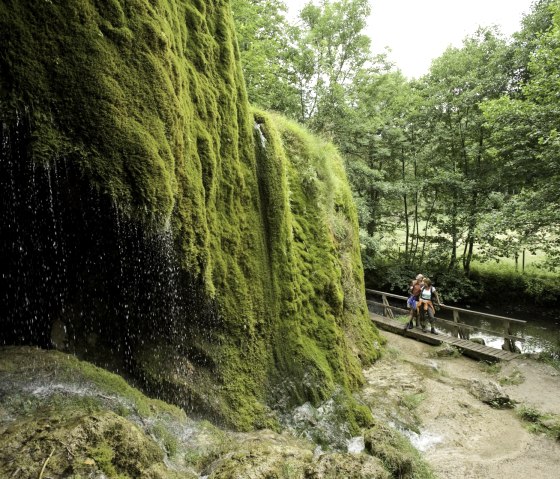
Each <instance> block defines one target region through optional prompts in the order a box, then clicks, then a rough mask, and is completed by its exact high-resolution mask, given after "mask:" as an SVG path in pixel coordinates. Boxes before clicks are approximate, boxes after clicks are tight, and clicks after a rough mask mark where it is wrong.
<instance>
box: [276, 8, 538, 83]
mask: <svg viewBox="0 0 560 479" xmlns="http://www.w3.org/2000/svg"><path fill="white" fill-rule="evenodd" d="M285 2H286V5H288V8H289V13H290V17H292V16H296V15H297V13H298V12H299V11H300V10H301V8H302V6H303V5H304V4H305V3H306V0H285ZM532 3H533V0H370V4H371V7H372V13H371V16H370V19H369V24H368V28H367V31H366V32H365V33H367V34H368V35H369V36H370V38H371V40H372V51H373V52H374V53H382V52H383V51H384V49H385V47H389V48H390V49H391V53H390V54H389V59H390V60H391V61H393V62H394V63H395V64H396V65H397V67H398V68H400V70H401V71H402V72H403V73H404V74H405V75H406V76H407V77H409V78H412V77H415V78H417V77H419V76H421V75H423V74H425V73H427V72H428V70H429V68H430V64H431V62H432V60H433V59H435V58H437V57H438V56H440V55H441V54H442V53H443V52H444V51H445V49H446V48H447V47H448V46H449V45H453V46H456V47H458V46H461V43H462V40H463V38H465V36H467V35H469V34H472V33H474V32H475V31H476V29H477V28H478V26H490V25H497V26H499V27H500V30H501V31H502V33H504V34H505V35H511V34H512V33H514V32H516V31H518V30H519V29H520V27H521V23H520V22H521V19H522V16H523V14H524V13H529V12H530V8H531V4H532Z"/></svg>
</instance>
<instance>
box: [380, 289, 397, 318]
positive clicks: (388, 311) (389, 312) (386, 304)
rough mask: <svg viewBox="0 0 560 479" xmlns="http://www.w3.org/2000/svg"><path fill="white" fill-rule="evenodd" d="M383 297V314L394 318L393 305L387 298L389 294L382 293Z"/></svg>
mask: <svg viewBox="0 0 560 479" xmlns="http://www.w3.org/2000/svg"><path fill="white" fill-rule="evenodd" d="M381 298H382V300H383V306H384V307H383V316H387V317H388V318H391V319H394V317H395V316H394V315H393V310H392V309H391V305H390V304H389V301H388V300H387V296H385V295H384V294H382V295H381Z"/></svg>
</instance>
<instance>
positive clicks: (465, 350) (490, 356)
mask: <svg viewBox="0 0 560 479" xmlns="http://www.w3.org/2000/svg"><path fill="white" fill-rule="evenodd" d="M369 314H370V317H371V319H372V321H373V322H374V323H375V324H376V326H377V327H379V328H380V329H383V330H385V331H389V332H391V333H396V334H400V335H401V336H406V337H408V338H411V339H416V340H418V341H422V342H424V343H428V344H432V345H434V346H440V345H441V344H443V343H447V344H451V345H453V346H455V347H456V348H458V349H459V350H460V351H461V353H462V354H463V355H465V356H468V357H470V358H474V359H479V360H484V361H511V360H512V359H515V358H517V357H518V356H519V354H517V353H511V352H509V351H504V350H502V349H497V348H491V347H489V346H483V345H482V344H478V343H475V342H473V341H468V340H465V339H459V338H454V337H452V336H449V335H448V334H445V333H443V332H441V331H440V332H439V334H437V335H435V334H432V333H424V332H422V330H421V329H419V328H414V329H407V330H405V329H404V326H405V325H404V323H401V322H400V321H397V320H396V319H391V318H386V317H384V316H379V315H378V314H375V313H371V312H370V313H369Z"/></svg>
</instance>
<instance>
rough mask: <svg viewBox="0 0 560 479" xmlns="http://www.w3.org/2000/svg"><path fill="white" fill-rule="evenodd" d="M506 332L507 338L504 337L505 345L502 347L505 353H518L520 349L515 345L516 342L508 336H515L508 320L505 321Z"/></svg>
mask: <svg viewBox="0 0 560 479" xmlns="http://www.w3.org/2000/svg"><path fill="white" fill-rule="evenodd" d="M504 332H505V337H504V344H503V346H502V349H504V350H505V351H510V352H513V353H516V352H517V351H518V348H517V346H516V344H515V340H513V339H511V338H509V337H508V336H513V334H512V331H511V322H510V321H508V320H507V319H504Z"/></svg>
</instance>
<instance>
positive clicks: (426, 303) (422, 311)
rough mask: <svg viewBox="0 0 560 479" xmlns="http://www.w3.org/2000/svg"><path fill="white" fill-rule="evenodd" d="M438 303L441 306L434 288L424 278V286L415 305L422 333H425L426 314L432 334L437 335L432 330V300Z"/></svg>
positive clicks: (433, 314)
mask: <svg viewBox="0 0 560 479" xmlns="http://www.w3.org/2000/svg"><path fill="white" fill-rule="evenodd" d="M434 298H435V300H436V301H437V302H438V304H439V305H440V306H441V305H442V302H441V301H440V299H439V296H438V293H437V291H436V288H434V287H433V286H432V282H431V280H430V278H424V285H423V286H422V289H421V290H420V298H419V300H418V305H417V307H416V308H417V313H418V315H419V316H420V325H421V326H422V331H424V332H426V313H428V321H429V322H430V326H431V330H430V332H431V333H432V334H439V333H438V332H437V331H436V329H435V328H434V321H435V319H436V318H435V308H434V303H433V299H434Z"/></svg>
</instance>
